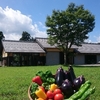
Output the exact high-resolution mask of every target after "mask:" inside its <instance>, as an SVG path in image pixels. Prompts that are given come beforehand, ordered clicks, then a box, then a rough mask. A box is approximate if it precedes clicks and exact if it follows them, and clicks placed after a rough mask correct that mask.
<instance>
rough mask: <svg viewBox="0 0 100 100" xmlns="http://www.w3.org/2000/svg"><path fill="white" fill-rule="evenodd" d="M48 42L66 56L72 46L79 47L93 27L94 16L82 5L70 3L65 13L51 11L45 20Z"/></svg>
mask: <svg viewBox="0 0 100 100" xmlns="http://www.w3.org/2000/svg"><path fill="white" fill-rule="evenodd" d="M46 26H47V27H48V29H47V34H48V37H49V38H48V42H49V43H50V44H51V45H54V44H57V46H58V47H61V48H62V49H63V51H64V53H66V54H68V53H69V50H70V48H71V47H72V45H77V46H80V45H81V44H82V43H83V42H84V40H85V39H88V33H89V32H91V31H92V30H93V29H94V27H95V16H94V15H92V13H91V12H89V10H85V9H84V6H83V5H80V6H76V5H75V4H74V3H70V4H69V5H68V8H67V9H66V10H65V11H63V10H62V11H60V10H57V11H56V10H53V12H52V15H51V16H47V18H46Z"/></svg>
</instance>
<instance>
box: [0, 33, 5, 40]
mask: <svg viewBox="0 0 100 100" xmlns="http://www.w3.org/2000/svg"><path fill="white" fill-rule="evenodd" d="M4 38H5V37H4V35H3V32H2V31H0V41H1V40H3V39H4Z"/></svg>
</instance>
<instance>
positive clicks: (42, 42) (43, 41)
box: [36, 37, 56, 48]
mask: <svg viewBox="0 0 100 100" xmlns="http://www.w3.org/2000/svg"><path fill="white" fill-rule="evenodd" d="M36 41H37V42H38V43H39V44H40V45H41V46H42V47H43V48H55V47H56V45H53V46H51V45H50V44H49V43H48V42H47V38H38V37H37V38H36Z"/></svg>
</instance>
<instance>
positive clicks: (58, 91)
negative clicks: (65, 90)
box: [53, 89, 62, 95]
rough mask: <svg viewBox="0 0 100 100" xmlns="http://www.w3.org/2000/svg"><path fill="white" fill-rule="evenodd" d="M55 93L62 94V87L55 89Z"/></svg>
mask: <svg viewBox="0 0 100 100" xmlns="http://www.w3.org/2000/svg"><path fill="white" fill-rule="evenodd" d="M53 93H54V95H56V94H59V93H60V94H61V93H62V91H61V90H60V89H55V90H54V92H53Z"/></svg>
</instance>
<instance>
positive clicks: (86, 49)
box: [36, 37, 100, 53]
mask: <svg viewBox="0 0 100 100" xmlns="http://www.w3.org/2000/svg"><path fill="white" fill-rule="evenodd" d="M36 40H37V42H38V43H39V44H40V45H41V46H42V47H43V48H56V46H51V45H50V44H48V42H47V38H38V37H37V38H36ZM72 48H74V49H76V50H77V52H79V53H100V44H98V43H83V44H82V46H79V47H78V46H75V45H73V46H72Z"/></svg>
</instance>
